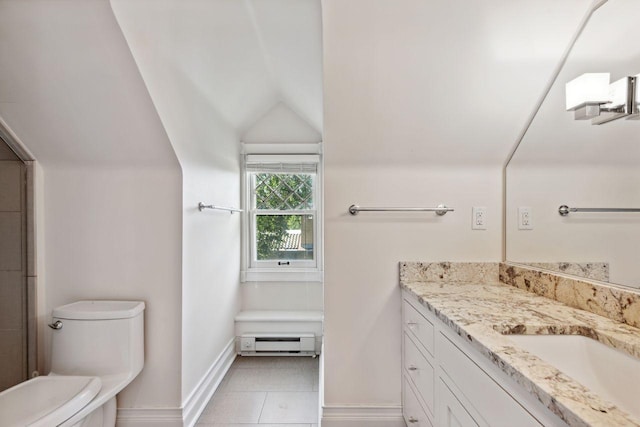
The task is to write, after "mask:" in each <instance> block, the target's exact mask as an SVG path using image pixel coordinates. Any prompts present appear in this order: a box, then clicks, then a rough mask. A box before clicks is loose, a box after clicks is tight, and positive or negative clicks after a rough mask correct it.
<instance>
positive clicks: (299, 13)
mask: <svg viewBox="0 0 640 427" xmlns="http://www.w3.org/2000/svg"><path fill="white" fill-rule="evenodd" d="M111 4H112V7H113V10H114V12H115V15H116V18H117V19H118V22H119V23H120V26H121V28H122V30H123V33H124V34H125V37H126V39H127V42H128V43H129V46H130V48H131V51H132V52H133V55H134V57H135V59H136V62H137V63H138V66H139V67H140V69H141V72H142V75H143V78H144V79H145V81H147V84H148V85H149V83H150V82H149V81H150V80H155V81H156V82H157V81H159V80H162V79H163V78H165V77H163V75H165V74H164V73H167V72H168V71H169V70H170V71H171V72H172V75H173V76H176V75H178V76H180V78H181V79H182V81H184V82H186V83H185V84H188V85H191V86H192V89H195V91H196V92H198V93H199V94H201V96H202V97H204V98H205V99H206V102H207V104H209V105H210V106H211V107H212V109H213V110H215V111H217V113H218V115H219V117H220V118H221V119H222V120H223V121H224V122H226V123H227V124H229V125H230V126H231V127H232V128H234V129H235V131H236V132H237V134H238V136H239V137H241V136H242V135H243V134H244V133H245V132H246V131H247V129H249V128H250V127H251V125H252V124H253V123H255V122H256V121H257V120H258V119H259V118H260V117H262V116H263V115H265V114H266V113H267V112H268V111H269V110H271V109H272V108H273V107H275V106H276V105H277V104H279V103H283V104H285V105H286V106H287V107H288V108H290V109H291V110H293V111H294V112H295V113H296V114H297V115H298V116H300V117H301V118H302V119H303V120H304V121H306V122H307V123H308V124H310V125H311V126H312V127H313V128H314V129H315V130H316V131H317V132H318V133H321V132H322V28H321V26H322V21H321V20H322V17H321V8H320V0H269V1H264V0H215V1H197V0H191V1H182V0H137V1H130V0H112V2H111ZM149 87H150V92H151V96H152V98H153V97H156V96H157V95H158V94H157V93H154V91H159V90H161V88H162V87H166V86H164V85H162V84H157V85H156V86H154V85H153V84H152V85H149ZM174 96H176V97H180V96H181V95H180V94H179V93H176V94H174ZM160 115H161V116H162V111H160ZM168 131H169V134H170V135H171V131H170V130H169V129H168Z"/></svg>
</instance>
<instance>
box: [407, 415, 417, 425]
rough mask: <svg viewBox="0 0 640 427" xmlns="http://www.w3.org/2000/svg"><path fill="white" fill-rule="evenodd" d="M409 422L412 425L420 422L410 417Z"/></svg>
mask: <svg viewBox="0 0 640 427" xmlns="http://www.w3.org/2000/svg"><path fill="white" fill-rule="evenodd" d="M409 422H410V423H412V424H415V423H417V422H418V419H417V418H413V417H409Z"/></svg>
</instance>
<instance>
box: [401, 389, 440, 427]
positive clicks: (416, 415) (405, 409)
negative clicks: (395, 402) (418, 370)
mask: <svg viewBox="0 0 640 427" xmlns="http://www.w3.org/2000/svg"><path fill="white" fill-rule="evenodd" d="M410 383H411V380H410V379H409V378H407V377H404V378H403V381H402V397H403V400H404V402H403V405H402V415H403V416H404V421H405V423H406V424H407V426H408V427H433V425H432V424H431V419H430V418H429V417H428V416H427V414H426V413H425V411H424V410H423V409H422V406H420V403H419V402H418V398H417V397H416V393H415V392H414V390H413V387H412V386H411V384H410Z"/></svg>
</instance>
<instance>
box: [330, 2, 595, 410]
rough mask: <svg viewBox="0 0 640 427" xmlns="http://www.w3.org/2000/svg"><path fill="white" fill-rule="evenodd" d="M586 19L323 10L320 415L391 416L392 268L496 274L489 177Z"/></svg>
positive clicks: (536, 9) (396, 303)
mask: <svg viewBox="0 0 640 427" xmlns="http://www.w3.org/2000/svg"><path fill="white" fill-rule="evenodd" d="M560 3H562V4H560ZM588 4H589V2H588V1H570V2H553V1H543V2H540V1H525V2H518V3H517V5H516V4H515V3H513V4H512V3H509V2H504V1H498V0H496V1H488V2H481V3H479V2H468V1H462V0H454V1H451V0H448V1H445V0H442V1H429V2H423V1H418V0H401V1H396V2H388V1H370V0H356V1H350V2H343V1H339V0H325V1H324V2H323V24H324V25H323V36H324V44H323V46H324V99H325V127H324V134H323V139H324V152H325V195H326V199H325V200H326V203H325V213H326V232H325V242H326V247H325V253H326V258H325V259H326V261H325V301H324V304H325V345H324V348H325V353H324V358H325V370H324V372H325V378H324V384H325V391H324V392H325V395H324V396H325V407H327V408H330V407H344V406H352V405H359V406H364V407H365V409H366V408H367V407H381V406H382V407H385V406H386V407H391V408H396V410H397V411H399V405H400V374H401V372H400V338H401V328H400V291H399V287H398V261H405V260H406V261H412V260H413V261H418V260H422V261H439V260H448V261H499V260H500V259H501V165H502V162H503V161H504V158H505V157H506V155H507V153H508V151H509V149H510V148H511V146H512V145H513V144H514V142H515V140H516V137H517V134H518V132H519V131H520V130H521V129H522V126H523V125H524V122H525V119H526V118H527V116H528V115H529V113H530V112H531V109H532V106H533V104H534V101H535V100H536V99H537V97H538V96H539V94H540V92H541V90H542V88H543V86H544V83H545V82H546V80H547V79H548V78H549V76H550V73H551V70H552V68H553V67H554V66H555V64H556V61H557V60H558V59H559V57H560V55H561V53H562V51H563V50H564V48H565V46H566V44H567V43H568V41H569V39H570V37H571V35H572V34H573V32H574V30H575V28H576V26H577V24H578V22H579V20H580V19H581V18H582V16H583V14H584V12H585V11H586V8H587V6H588ZM523 82H526V84H523ZM352 203H358V204H360V205H363V206H367V205H368V206H431V205H437V204H438V203H445V204H447V205H449V206H453V207H454V208H455V209H456V211H455V212H451V213H448V214H447V215H445V216H444V217H437V216H436V215H434V214H430V213H427V214H415V213H409V214H380V213H378V214H374V213H361V214H359V215H358V216H357V217H352V216H350V215H349V214H348V213H347V208H348V206H349V205H351V204H352ZM472 206H486V207H487V209H488V217H487V219H488V224H487V226H488V229H487V230H486V231H472V230H471V207H472Z"/></svg>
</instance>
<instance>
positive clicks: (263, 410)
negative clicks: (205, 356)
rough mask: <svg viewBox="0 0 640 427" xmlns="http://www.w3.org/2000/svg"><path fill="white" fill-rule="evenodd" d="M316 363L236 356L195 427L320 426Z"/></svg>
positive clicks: (316, 359)
mask: <svg viewBox="0 0 640 427" xmlns="http://www.w3.org/2000/svg"><path fill="white" fill-rule="evenodd" d="M318 360H319V359H318V358H311V357H242V356H238V357H237V358H236V360H235V361H234V362H233V365H231V369H229V372H227V375H225V377H224V379H223V380H222V382H221V383H220V387H218V390H216V392H215V394H214V395H213V397H212V398H211V400H210V401H209V403H208V404H207V407H206V408H205V409H204V411H203V412H202V415H201V416H200V419H199V420H198V423H197V424H196V427H317V426H318V424H317V423H318V379H319V372H318Z"/></svg>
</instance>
